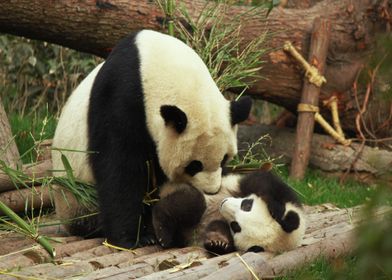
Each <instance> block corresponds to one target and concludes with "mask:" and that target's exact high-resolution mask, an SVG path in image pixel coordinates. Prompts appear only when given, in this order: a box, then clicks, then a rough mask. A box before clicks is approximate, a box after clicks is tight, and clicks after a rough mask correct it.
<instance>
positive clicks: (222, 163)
mask: <svg viewBox="0 0 392 280" xmlns="http://www.w3.org/2000/svg"><path fill="white" fill-rule="evenodd" d="M228 158H229V156H228V155H227V154H225V156H224V157H223V159H222V161H221V164H220V165H221V167H223V166H225V164H226V161H227V159H228Z"/></svg>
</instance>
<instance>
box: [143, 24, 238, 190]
mask: <svg viewBox="0 0 392 280" xmlns="http://www.w3.org/2000/svg"><path fill="white" fill-rule="evenodd" d="M136 44H137V46H138V49H139V53H140V58H141V59H140V61H141V66H140V67H141V69H140V70H141V76H142V81H143V89H144V98H145V107H146V117H147V126H148V129H149V132H150V134H151V135H152V138H153V140H154V141H155V143H156V145H157V152H158V158H159V161H160V165H161V167H162V169H163V171H164V172H165V174H166V175H167V176H168V177H169V179H170V180H171V181H175V182H184V181H185V182H188V183H190V184H192V185H193V186H195V187H196V188H198V189H200V190H202V191H204V192H208V193H215V192H217V191H218V190H219V187H220V184H221V175H220V173H221V172H220V162H221V161H222V159H223V157H224V156H225V154H228V155H229V156H233V155H234V154H236V153H237V142H236V131H235V130H236V128H233V127H232V126H231V122H230V103H229V101H227V100H226V99H225V98H224V97H223V96H222V94H221V92H220V91H219V89H218V88H217V86H216V84H215V82H214V81H213V80H212V78H211V75H210V73H209V71H208V69H207V67H206V65H205V64H204V63H203V61H202V60H201V59H200V57H199V56H198V55H197V54H196V53H195V52H194V51H193V50H192V49H191V48H190V47H188V46H187V45H185V44H184V43H183V42H181V41H180V40H178V39H175V38H173V37H171V36H168V35H165V34H161V33H158V32H154V31H149V30H144V31H142V32H140V33H139V34H138V36H137V40H136ZM162 105H175V106H177V107H178V108H180V109H181V110H182V111H184V112H185V114H186V115H187V119H188V124H187V127H186V130H185V131H184V133H182V134H180V135H178V134H177V133H176V132H175V131H173V130H172V129H170V128H169V129H168V128H166V127H165V124H164V120H163V119H162V117H161V116H160V107H161V106H162ZM191 160H199V161H201V162H202V163H203V167H204V169H203V171H202V172H200V173H198V174H196V175H195V176H194V177H190V176H187V175H184V168H185V167H186V166H187V164H188V163H189V162H190V161H191Z"/></svg>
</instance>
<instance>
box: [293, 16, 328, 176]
mask: <svg viewBox="0 0 392 280" xmlns="http://www.w3.org/2000/svg"><path fill="white" fill-rule="evenodd" d="M330 37H331V22H330V21H329V20H326V19H323V18H316V19H315V20H314V26H313V31H312V36H311V41H310V51H309V57H308V63H309V64H310V65H311V66H314V67H316V68H317V70H318V71H319V73H320V75H324V72H325V68H326V67H325V65H326V59H327V53H328V47H329V41H330ZM320 90H321V89H320V88H319V87H318V86H316V85H314V84H312V83H310V82H309V80H308V79H307V78H304V85H303V88H302V96H301V103H302V104H310V105H313V106H316V107H318V105H319V94H320ZM314 122H315V120H314V112H299V114H298V121H297V130H296V135H295V149H294V154H293V160H292V162H291V167H290V177H291V178H294V179H298V180H301V179H303V178H304V176H305V172H306V168H307V166H308V163H309V157H310V147H311V143H312V135H313V130H314Z"/></svg>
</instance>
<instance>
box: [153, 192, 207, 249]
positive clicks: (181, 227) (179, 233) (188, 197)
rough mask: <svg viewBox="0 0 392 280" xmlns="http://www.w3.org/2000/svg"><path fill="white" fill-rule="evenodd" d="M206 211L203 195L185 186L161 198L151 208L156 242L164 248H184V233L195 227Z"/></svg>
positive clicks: (185, 238)
mask: <svg viewBox="0 0 392 280" xmlns="http://www.w3.org/2000/svg"><path fill="white" fill-rule="evenodd" d="M205 210H206V201H205V198H204V195H203V194H202V193H201V192H200V191H198V190H197V189H195V188H193V187H191V186H187V187H186V188H179V190H176V191H174V192H173V193H170V194H168V195H167V196H165V197H164V198H161V199H160V200H159V201H158V202H157V203H156V204H155V205H154V208H153V225H154V229H155V235H156V237H157V239H158V242H159V243H160V244H161V246H162V247H164V248H169V247H184V246H186V245H187V242H188V239H187V237H186V236H185V232H186V230H188V229H191V228H192V227H194V226H196V225H197V224H198V223H199V222H200V219H201V217H202V215H203V213H204V211H205Z"/></svg>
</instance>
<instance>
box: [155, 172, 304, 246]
mask: <svg viewBox="0 0 392 280" xmlns="http://www.w3.org/2000/svg"><path fill="white" fill-rule="evenodd" d="M160 195H161V198H160V201H159V202H158V203H157V204H156V205H155V206H154V209H153V225H154V230H155V234H156V236H157V239H158V242H159V243H160V244H161V245H162V246H163V247H165V248H169V247H183V246H189V245H198V246H204V247H205V248H206V249H207V250H209V251H211V252H213V253H217V254H225V253H229V252H232V251H234V250H240V251H254V252H258V251H264V250H265V251H270V252H281V251H286V250H290V249H293V248H295V247H297V246H298V245H299V244H300V242H301V240H302V237H303V235H304V231H305V217H304V214H303V211H302V206H301V204H300V202H299V200H298V197H297V196H296V194H295V193H294V192H293V191H292V190H291V188H290V187H289V186H287V185H286V184H285V183H284V182H282V181H281V180H280V179H279V178H278V177H277V176H275V175H274V174H273V173H270V172H266V171H256V172H253V173H251V174H248V175H245V176H240V175H228V176H225V177H223V178H222V186H221V189H220V190H219V192H218V193H217V194H214V195H207V194H202V193H200V192H199V191H198V190H196V189H195V188H193V187H192V186H190V185H187V184H182V185H178V184H177V185H176V184H173V183H170V184H166V185H164V186H163V188H162V190H161V194H160Z"/></svg>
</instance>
